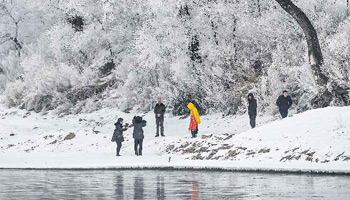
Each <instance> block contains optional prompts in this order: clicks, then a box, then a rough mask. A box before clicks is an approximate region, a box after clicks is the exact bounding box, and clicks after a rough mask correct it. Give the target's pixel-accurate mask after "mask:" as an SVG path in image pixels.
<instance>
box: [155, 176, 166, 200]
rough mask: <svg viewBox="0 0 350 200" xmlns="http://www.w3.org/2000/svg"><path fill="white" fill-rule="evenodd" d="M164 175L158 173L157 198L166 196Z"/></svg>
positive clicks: (158, 199)
mask: <svg viewBox="0 0 350 200" xmlns="http://www.w3.org/2000/svg"><path fill="white" fill-rule="evenodd" d="M164 191H165V190H164V177H163V176H159V175H157V200H162V199H164V198H165V192H164Z"/></svg>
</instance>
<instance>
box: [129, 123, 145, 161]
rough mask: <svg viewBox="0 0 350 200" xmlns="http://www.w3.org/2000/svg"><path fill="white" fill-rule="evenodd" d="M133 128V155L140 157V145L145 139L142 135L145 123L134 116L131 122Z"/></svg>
mask: <svg viewBox="0 0 350 200" xmlns="http://www.w3.org/2000/svg"><path fill="white" fill-rule="evenodd" d="M132 124H133V126H134V132H133V138H134V150H135V155H137V156H142V143H143V139H144V138H145V136H144V134H143V127H145V126H146V124H147V122H146V121H145V120H142V117H138V116H135V117H134V119H133V120H132Z"/></svg>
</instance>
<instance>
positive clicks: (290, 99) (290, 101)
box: [288, 97, 293, 108]
mask: <svg viewBox="0 0 350 200" xmlns="http://www.w3.org/2000/svg"><path fill="white" fill-rule="evenodd" d="M288 102H289V103H288V105H289V107H288V108H290V107H292V104H293V101H292V98H291V97H289V100H288Z"/></svg>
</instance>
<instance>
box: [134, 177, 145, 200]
mask: <svg viewBox="0 0 350 200" xmlns="http://www.w3.org/2000/svg"><path fill="white" fill-rule="evenodd" d="M134 199H144V182H143V177H142V176H140V177H135V178H134Z"/></svg>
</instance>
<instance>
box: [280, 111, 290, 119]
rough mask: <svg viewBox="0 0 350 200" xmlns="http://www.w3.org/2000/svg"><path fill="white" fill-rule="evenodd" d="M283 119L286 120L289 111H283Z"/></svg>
mask: <svg viewBox="0 0 350 200" xmlns="http://www.w3.org/2000/svg"><path fill="white" fill-rule="evenodd" d="M281 116H282V118H286V117H287V116H288V110H287V111H284V110H283V111H281Z"/></svg>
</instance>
